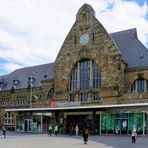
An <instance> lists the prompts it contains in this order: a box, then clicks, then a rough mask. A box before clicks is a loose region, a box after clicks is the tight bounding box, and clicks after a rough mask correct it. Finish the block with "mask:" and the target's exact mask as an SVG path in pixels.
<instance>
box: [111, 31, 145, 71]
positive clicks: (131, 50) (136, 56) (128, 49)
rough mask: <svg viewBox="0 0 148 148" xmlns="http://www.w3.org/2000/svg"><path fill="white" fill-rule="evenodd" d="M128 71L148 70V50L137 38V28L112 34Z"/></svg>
mask: <svg viewBox="0 0 148 148" xmlns="http://www.w3.org/2000/svg"><path fill="white" fill-rule="evenodd" d="M110 35H111V37H112V39H113V40H114V42H115V44H116V45H117V47H118V49H119V50H120V52H121V54H122V56H123V58H124V59H125V60H126V62H127V63H128V69H137V68H148V49H147V48H146V47H145V46H144V45H143V44H142V43H141V42H140V41H139V39H138V38H137V30H136V28H133V29H128V30H124V31H120V32H115V33H111V34H110Z"/></svg>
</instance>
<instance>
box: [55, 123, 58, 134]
mask: <svg viewBox="0 0 148 148" xmlns="http://www.w3.org/2000/svg"><path fill="white" fill-rule="evenodd" d="M54 133H55V136H57V134H58V125H56V126H55V127H54Z"/></svg>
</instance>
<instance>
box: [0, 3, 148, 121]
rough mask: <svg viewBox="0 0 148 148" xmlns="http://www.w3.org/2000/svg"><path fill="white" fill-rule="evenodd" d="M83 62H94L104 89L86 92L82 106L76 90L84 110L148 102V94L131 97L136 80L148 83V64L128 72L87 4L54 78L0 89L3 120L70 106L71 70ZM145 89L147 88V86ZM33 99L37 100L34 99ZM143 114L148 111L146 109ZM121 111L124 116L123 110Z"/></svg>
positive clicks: (61, 53) (58, 60)
mask: <svg viewBox="0 0 148 148" xmlns="http://www.w3.org/2000/svg"><path fill="white" fill-rule="evenodd" d="M85 33H87V34H88V35H89V41H88V43H87V44H86V45H82V44H80V37H81V35H83V34H85ZM83 59H89V60H91V61H95V63H96V64H97V65H98V67H99V70H100V78H101V86H100V87H99V88H97V89H93V87H92V86H90V87H89V88H88V89H87V90H85V91H86V92H87V93H88V101H86V102H81V99H80V95H81V93H82V92H83V91H81V90H80V88H79V86H78V87H77V90H76V91H75V92H74V94H75V98H74V99H75V101H76V102H81V105H82V106H92V105H115V104H116V105H118V104H134V103H135V104H136V103H147V102H148V90H146V91H145V92H143V93H131V89H132V85H133V83H134V81H135V80H137V79H138V78H144V79H145V80H148V63H147V67H145V68H143V67H141V68H133V69H130V68H128V63H127V61H126V60H125V59H124V58H123V56H122V53H121V51H120V50H119V48H118V47H117V45H116V43H115V41H113V39H112V37H111V35H110V34H109V33H108V32H107V31H106V30H105V28H104V27H103V26H102V24H101V23H100V22H99V21H98V20H97V19H96V17H95V12H94V10H93V8H92V7H91V6H90V5H87V4H84V5H83V6H82V7H81V8H80V9H79V11H78V13H77V15H76V21H75V23H74V25H73V26H72V28H71V30H70V32H69V33H68V35H67V37H66V38H65V41H64V43H63V45H62V47H61V49H60V51H59V53H58V56H57V58H56V60H55V63H54V70H53V73H54V77H53V78H51V79H43V80H42V81H41V82H40V86H33V87H32V88H29V87H26V88H21V89H11V90H10V89H8V90H2V89H1V91H0V101H1V108H2V109H1V110H0V112H1V114H0V115H1V119H2V115H4V110H3V109H13V108H16V109H19V108H30V107H31V108H50V101H52V100H54V101H57V102H68V101H69V98H70V93H71V92H70V89H69V83H70V79H71V74H72V69H73V67H74V65H75V64H76V63H78V62H80V61H81V60H83ZM135 62H136V61H135ZM91 75H92V74H91ZM44 76H45V73H44ZM22 81H23V80H22ZM145 85H147V88H148V83H147V84H145ZM94 92H97V93H99V96H100V98H99V99H98V100H96V101H94V100H93V97H92V95H93V93H94ZM33 96H37V97H36V98H35V97H34V98H33ZM19 99H20V100H21V101H24V102H23V103H22V102H21V101H20V102H21V103H20V102H19ZM30 101H31V102H30ZM30 105H31V106H30ZM119 110H120V109H118V111H119ZM125 110H126V109H125ZM144 110H145V111H147V109H144ZM106 111H107V112H111V113H113V112H116V108H115V109H114V108H112V109H106ZM120 111H121V112H124V108H122V109H121V110H120ZM137 111H143V108H138V110H137ZM63 116H64V112H63V111H61V112H59V117H63ZM14 124H15V123H14Z"/></svg>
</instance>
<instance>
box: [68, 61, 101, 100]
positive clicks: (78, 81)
mask: <svg viewBox="0 0 148 148" xmlns="http://www.w3.org/2000/svg"><path fill="white" fill-rule="evenodd" d="M99 87H100V71H99V67H98V65H97V64H96V63H95V62H94V61H92V60H88V59H87V60H81V61H79V62H77V63H76V64H75V65H74V67H73V69H72V72H71V77H70V86H69V89H70V92H71V95H70V101H74V100H75V99H74V97H75V95H74V94H75V93H76V92H77V91H80V100H81V101H87V100H88V91H89V90H90V89H92V90H96V89H97V90H98V88H99ZM96 96H99V94H98V95H97V93H96V92H95V93H94V97H93V98H94V100H97V99H99V97H96Z"/></svg>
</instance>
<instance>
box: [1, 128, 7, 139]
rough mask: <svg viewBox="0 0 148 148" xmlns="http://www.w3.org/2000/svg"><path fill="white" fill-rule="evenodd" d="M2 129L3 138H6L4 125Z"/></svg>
mask: <svg viewBox="0 0 148 148" xmlns="http://www.w3.org/2000/svg"><path fill="white" fill-rule="evenodd" d="M2 131H3V136H4V138H6V128H5V126H3V128H2Z"/></svg>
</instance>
